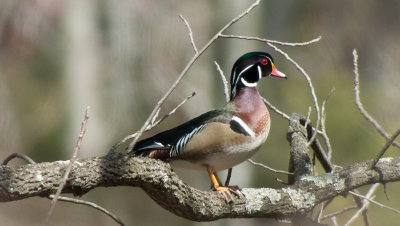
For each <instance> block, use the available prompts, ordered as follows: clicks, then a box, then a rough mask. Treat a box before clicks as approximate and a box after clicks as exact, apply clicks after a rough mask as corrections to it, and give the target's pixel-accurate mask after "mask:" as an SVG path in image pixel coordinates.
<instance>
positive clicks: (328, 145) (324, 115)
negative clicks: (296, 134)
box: [321, 87, 335, 161]
mask: <svg viewBox="0 0 400 226" xmlns="http://www.w3.org/2000/svg"><path fill="white" fill-rule="evenodd" d="M333 92H335V87H333V88H332V89H331V91H329V93H328V95H327V96H326V98H325V100H324V101H322V105H321V131H322V137H323V138H324V140H325V144H326V149H327V150H326V154H327V157H328V160H329V161H331V158H332V147H331V143H330V141H329V136H328V134H327V133H326V129H325V128H326V127H325V121H326V110H325V105H326V102H327V101H328V99H329V97H330V96H331V95H332V93H333Z"/></svg>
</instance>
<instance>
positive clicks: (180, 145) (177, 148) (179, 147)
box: [169, 124, 207, 157]
mask: <svg viewBox="0 0 400 226" xmlns="http://www.w3.org/2000/svg"><path fill="white" fill-rule="evenodd" d="M206 125H207V124H203V125H200V126H199V127H196V128H195V129H193V130H192V131H190V132H189V133H187V134H185V135H184V136H182V137H181V138H179V140H178V141H177V142H176V144H175V145H173V146H172V148H171V151H170V152H169V157H174V156H179V155H181V154H182V151H183V149H184V148H185V145H186V144H187V143H188V142H189V140H190V139H192V137H193V136H194V135H195V134H196V133H198V132H200V131H201V130H202V129H203V128H204V127H205V126H206Z"/></svg>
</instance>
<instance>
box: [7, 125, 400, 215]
mask: <svg viewBox="0 0 400 226" xmlns="http://www.w3.org/2000/svg"><path fill="white" fill-rule="evenodd" d="M291 126H292V125H291ZM300 133H302V134H304V131H303V132H301V131H300ZM295 134H297V135H296V136H298V135H299V131H297V130H296V129H293V130H292V132H291V133H288V138H289V140H291V139H297V138H296V137H294V135H295ZM298 138H299V137H298ZM300 139H301V138H300ZM292 145H293V151H296V150H301V149H302V148H304V147H305V146H304V145H307V144H306V142H304V141H303V142H297V143H296V142H292ZM372 162H373V160H371V161H365V162H360V163H355V164H353V165H351V166H348V167H346V168H344V169H342V170H340V171H338V172H334V173H327V174H324V175H320V176H310V175H304V176H300V177H299V178H298V180H297V181H295V183H294V184H293V185H291V186H288V187H285V188H282V189H271V188H258V189H254V188H244V189H242V193H243V194H244V196H245V200H238V202H236V203H234V204H229V203H226V202H225V200H224V198H223V197H222V196H221V195H220V193H218V192H215V191H200V190H198V189H196V188H193V187H191V186H189V185H187V184H185V183H184V182H183V181H182V180H180V179H179V177H178V176H177V175H176V174H175V173H174V172H173V171H172V169H171V168H170V166H169V164H168V163H164V162H161V161H159V160H155V159H149V158H143V157H132V156H130V155H127V154H123V153H116V152H113V153H109V154H108V155H106V156H102V157H94V158H87V159H77V160H76V161H75V162H74V163H73V165H72V167H71V172H70V178H73V179H71V180H68V181H67V183H66V184H65V186H64V189H63V190H62V193H72V194H74V195H76V196H82V195H84V194H85V193H87V192H89V191H91V190H92V189H94V188H96V187H111V186H133V187H141V188H142V189H143V190H144V191H145V192H146V193H147V194H148V195H149V196H150V197H151V198H152V199H153V200H155V201H156V202H157V203H158V204H160V205H161V206H162V207H164V208H165V209H167V210H169V211H171V212H172V213H175V214H176V215H178V216H181V217H185V218H187V219H191V220H195V221H212V220H217V219H220V218H238V217H245V218H250V217H274V218H275V217H279V218H281V217H291V216H295V215H303V214H305V213H307V212H309V211H310V210H312V208H313V207H314V206H316V205H317V204H319V203H321V202H323V201H325V200H329V199H331V198H333V197H336V196H338V195H340V194H345V193H346V192H348V191H351V190H352V189H355V188H358V187H360V186H363V185H367V184H373V183H387V182H392V181H399V180H400V157H396V158H382V159H380V160H379V162H378V163H377V165H376V166H375V168H374V169H373V170H371V169H370V166H371V164H372ZM69 163H70V161H55V162H45V163H38V164H28V165H23V166H7V165H2V166H0V201H1V202H7V201H14V200H20V199H25V198H29V197H34V196H41V197H47V196H49V195H51V194H54V193H55V192H56V191H57V188H58V186H59V183H60V181H61V178H62V177H63V175H64V173H65V171H66V169H67V167H68V165H69ZM295 167H299V166H298V165H295Z"/></svg>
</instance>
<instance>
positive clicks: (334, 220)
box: [331, 216, 339, 226]
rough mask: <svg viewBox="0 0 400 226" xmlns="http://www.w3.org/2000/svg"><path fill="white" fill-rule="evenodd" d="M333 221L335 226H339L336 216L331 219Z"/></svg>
mask: <svg viewBox="0 0 400 226" xmlns="http://www.w3.org/2000/svg"><path fill="white" fill-rule="evenodd" d="M331 221H332V224H333V225H334V226H339V224H338V222H337V220H336V217H335V216H333V217H331Z"/></svg>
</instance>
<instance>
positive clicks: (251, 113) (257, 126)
mask: <svg viewBox="0 0 400 226" xmlns="http://www.w3.org/2000/svg"><path fill="white" fill-rule="evenodd" d="M233 103H234V106H235V112H236V114H238V116H239V117H240V118H241V119H242V120H243V121H244V122H245V123H246V124H247V125H248V126H249V128H250V129H252V130H253V131H254V132H255V133H256V134H259V133H261V132H263V129H264V128H265V125H266V124H267V123H269V112H268V109H267V107H266V106H265V104H264V101H263V100H262V98H261V96H260V94H259V93H258V91H257V89H256V87H244V88H242V89H240V90H239V92H238V93H237V95H236V96H235V98H234V99H233Z"/></svg>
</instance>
